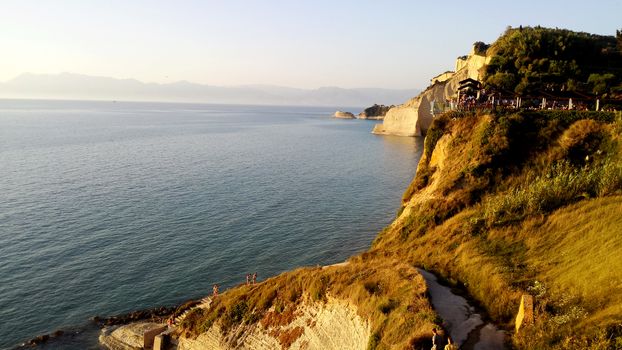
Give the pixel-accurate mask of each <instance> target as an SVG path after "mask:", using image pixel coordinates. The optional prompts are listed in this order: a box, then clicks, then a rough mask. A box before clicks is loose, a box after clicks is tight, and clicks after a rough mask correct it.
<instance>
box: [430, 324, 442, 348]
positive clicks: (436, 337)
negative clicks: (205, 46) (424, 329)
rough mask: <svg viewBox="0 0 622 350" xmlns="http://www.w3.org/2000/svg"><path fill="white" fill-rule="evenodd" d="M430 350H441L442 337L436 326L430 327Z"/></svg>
mask: <svg viewBox="0 0 622 350" xmlns="http://www.w3.org/2000/svg"><path fill="white" fill-rule="evenodd" d="M432 333H433V334H432V350H442V349H443V348H442V346H443V338H442V337H441V336H440V334H438V330H437V329H436V328H432Z"/></svg>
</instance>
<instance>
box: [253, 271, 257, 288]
mask: <svg viewBox="0 0 622 350" xmlns="http://www.w3.org/2000/svg"><path fill="white" fill-rule="evenodd" d="M256 282H257V272H255V273H254V274H253V286H254V285H255V283H256Z"/></svg>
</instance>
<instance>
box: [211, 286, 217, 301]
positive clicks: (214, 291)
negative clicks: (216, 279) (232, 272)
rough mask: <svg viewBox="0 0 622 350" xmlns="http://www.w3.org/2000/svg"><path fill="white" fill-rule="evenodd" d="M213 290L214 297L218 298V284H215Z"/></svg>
mask: <svg viewBox="0 0 622 350" xmlns="http://www.w3.org/2000/svg"><path fill="white" fill-rule="evenodd" d="M212 292H213V294H214V298H216V297H217V296H218V285H217V284H215V285H214V287H212Z"/></svg>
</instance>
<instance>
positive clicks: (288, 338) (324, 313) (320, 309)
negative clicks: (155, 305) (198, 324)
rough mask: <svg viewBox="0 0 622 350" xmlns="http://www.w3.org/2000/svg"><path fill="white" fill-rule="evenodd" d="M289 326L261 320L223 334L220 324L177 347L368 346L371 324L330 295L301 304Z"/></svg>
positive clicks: (183, 349)
mask: <svg viewBox="0 0 622 350" xmlns="http://www.w3.org/2000/svg"><path fill="white" fill-rule="evenodd" d="M295 316H296V317H295V318H294V319H293V321H292V322H291V323H289V324H288V325H286V326H269V327H268V328H264V327H263V326H262V324H261V323H258V324H255V325H252V326H240V327H239V328H238V329H236V330H232V331H229V332H228V333H227V334H224V335H223V334H222V332H221V330H220V328H219V327H218V325H214V326H212V327H211V328H210V330H209V331H208V332H206V333H203V334H201V335H199V336H198V337H197V338H196V339H188V338H179V339H178V350H202V349H218V350H225V349H232V348H235V349H254V350H260V349H266V350H268V349H281V348H283V347H285V348H287V346H288V345H289V348H290V349H309V350H312V349H318V350H320V349H322V350H325V349H343V350H348V349H361V350H363V349H365V348H366V347H367V342H368V341H369V337H370V335H371V330H370V326H369V324H368V323H367V322H365V321H364V320H363V319H362V318H361V317H360V316H359V315H358V314H357V313H356V309H355V308H354V307H352V306H350V305H348V304H347V303H345V302H342V301H339V300H336V299H330V298H329V300H328V301H327V302H326V303H313V304H308V305H304V306H300V307H299V308H298V309H297V311H296V313H295Z"/></svg>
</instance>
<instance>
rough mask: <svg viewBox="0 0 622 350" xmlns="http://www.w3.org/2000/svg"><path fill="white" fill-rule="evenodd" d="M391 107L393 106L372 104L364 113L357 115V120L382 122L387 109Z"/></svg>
mask: <svg viewBox="0 0 622 350" xmlns="http://www.w3.org/2000/svg"><path fill="white" fill-rule="evenodd" d="M393 107H395V106H385V105H379V104H374V105H373V106H371V107H367V108H365V110H364V111H362V112H361V113H359V115H358V119H371V120H383V119H384V116H385V115H386V114H387V112H388V111H389V109H391V108H393Z"/></svg>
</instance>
